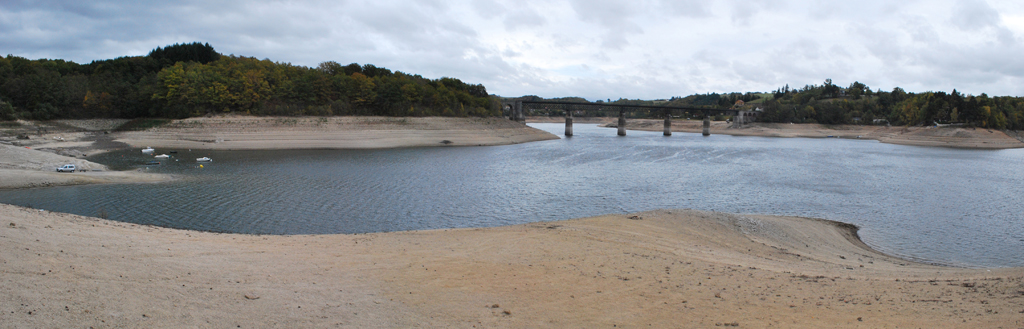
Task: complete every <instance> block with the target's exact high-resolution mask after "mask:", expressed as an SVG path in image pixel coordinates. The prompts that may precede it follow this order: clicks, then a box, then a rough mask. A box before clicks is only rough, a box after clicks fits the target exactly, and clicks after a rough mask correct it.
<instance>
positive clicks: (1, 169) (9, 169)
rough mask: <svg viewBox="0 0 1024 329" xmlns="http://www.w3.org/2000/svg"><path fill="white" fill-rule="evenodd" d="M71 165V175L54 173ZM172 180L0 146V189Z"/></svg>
mask: <svg viewBox="0 0 1024 329" xmlns="http://www.w3.org/2000/svg"><path fill="white" fill-rule="evenodd" d="M65 164H74V165H75V166H76V167H77V168H78V169H79V170H78V171H76V172H74V173H60V172H56V168H57V167H60V166H62V165H65ZM172 179H174V177H173V176H169V175H162V174H152V173H146V172H141V171H110V170H109V169H108V168H107V167H106V166H104V165H102V164H99V163H95V162H91V161H88V160H85V159H82V158H75V157H70V156H65V155H60V154H55V153H51V152H50V151H42V150H37V149H31V148H25V147H18V146H12V145H6V144H0V188H27V187H46V186H58V185H77V184H103V183H153V182H165V181H169V180H172Z"/></svg>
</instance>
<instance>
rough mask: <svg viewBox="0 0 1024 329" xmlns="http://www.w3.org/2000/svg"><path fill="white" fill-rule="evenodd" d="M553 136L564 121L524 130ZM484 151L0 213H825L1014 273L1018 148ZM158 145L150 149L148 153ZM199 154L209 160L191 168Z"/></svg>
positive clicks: (223, 218)
mask: <svg viewBox="0 0 1024 329" xmlns="http://www.w3.org/2000/svg"><path fill="white" fill-rule="evenodd" d="M532 126H534V127H537V128H541V129H545V130H548V131H551V132H552V133H556V134H561V131H562V129H563V125H561V124H532ZM574 128H575V133H576V136H575V137H572V138H563V139H561V140H552V141H544V142H535V143H527V144H519V145H508V146H494V147H436V148H407V149H388V150H351V151H349V150H297V151H199V150H192V151H189V150H176V151H178V153H175V154H171V158H170V159H166V160H162V161H161V162H162V164H161V165H156V166H145V165H142V164H143V163H145V162H148V161H151V160H153V158H152V156H146V155H143V154H142V153H141V152H139V150H126V151H123V152H113V153H107V154H104V155H100V156H95V157H93V158H91V159H90V160H92V161H96V162H100V163H104V164H107V165H108V166H111V167H113V168H122V169H124V168H145V169H142V170H148V171H153V172H162V173H172V174H178V175H181V176H182V179H179V180H176V181H173V182H169V183H159V184H122V185H84V186H65V187H52V188H38V189H21V190H8V191H0V202H4V203H11V204H17V205H22V206H32V207H35V208H40V209H46V210H52V211H60V212H68V213H75V214H81V215H88V216H100V215H103V216H106V217H107V218H110V219H113V220H118V221H125V222H132V223H139V224H152V225H159V226H166V227H174V228H183V229H193V230H204V231H214V232H234V233H256V234H320V233H327V234H330V233H365V232H387V231H401V230H421V229H440V228H456V227H488V226H500V225H509V224H519V223H526V222H537V221H551V220H562V219H570V218H578V217H587V216H593V215H600V214H608V213H628V212H637V211H644V210H651V209H657V208H693V209H701V210H714V211H722V212H730V213H758V214H773V215H795V216H805V217H817V218H826V219H831V220H836V221H842V222H847V223H852V224H856V225H858V226H860V227H861V228H862V229H861V231H860V235H861V237H862V239H863V240H864V241H865V242H867V243H868V244H869V245H871V246H872V247H875V248H877V249H879V250H881V251H884V252H887V253H890V254H895V255H898V256H902V257H907V258H912V259H917V260H923V261H929V262H936V263H942V264H950V265H963V266H991V267H998V266H1024V257H1021V256H1020V255H1021V254H1024V193H1022V192H1021V191H1024V188H1022V186H1024V173H1022V171H1021V170H1020V168H1021V166H1022V165H1024V150H1000V151H989V150H962V149H948V148H929V147H912V146H900V145H890V144H881V143H878V142H875V141H862V140H844V139H802V138H762V137H734V136H724V135H713V136H710V137H702V136H700V135H699V134H687V133H676V134H674V135H673V136H672V137H663V136H661V133H651V132H638V131H630V132H629V133H628V136H627V137H624V138H623V137H618V136H616V135H615V130H614V129H607V128H597V127H596V126H595V125H576V126H575V127H574ZM169 151H171V150H163V149H157V150H156V153H157V154H160V153H168V152H169ZM203 156H208V157H210V158H213V159H214V162H212V163H202V165H203V168H199V165H200V163H197V162H196V161H195V159H196V158H198V157H203Z"/></svg>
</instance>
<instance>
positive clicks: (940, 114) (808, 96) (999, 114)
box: [519, 79, 1024, 130]
mask: <svg viewBox="0 0 1024 329" xmlns="http://www.w3.org/2000/svg"><path fill="white" fill-rule="evenodd" d="M519 99H522V100H533V101H537V100H542V98H540V97H537V96H525V97H521V98H519ZM548 100H549V101H557V102H574V103H579V102H587V101H586V100H583V99H579V98H555V99H548ZM740 101H742V102H740ZM593 104H616V105H660V106H676V107H697V108H702V107H706V108H731V107H738V108H742V109H748V110H754V109H758V108H759V109H761V110H762V111H763V112H762V113H761V115H759V116H758V118H757V120H758V121H762V122H782V123H790V122H792V123H821V124H892V125H909V126H916V125H933V124H936V123H938V124H956V125H964V126H971V127H983V128H993V129H1013V130H1022V129H1024V97H1014V96H1003V97H989V96H988V95H986V94H981V95H977V96H975V95H964V94H961V93H960V92H957V91H956V90H955V89H954V90H953V91H952V92H950V93H948V94H947V93H945V92H941V91H939V92H923V93H912V92H907V91H904V90H903V89H902V88H899V87H896V88H893V90H892V91H883V90H880V89H879V90H871V88H869V87H868V86H866V85H864V84H863V83H860V82H854V83H851V84H850V85H849V86H848V87H845V88H844V87H841V86H839V85H836V84H833V83H832V80H831V79H829V80H825V83H824V84H822V85H806V86H804V87H803V88H800V89H795V88H790V87H789V86H788V85H787V86H785V87H782V88H779V89H777V90H775V91H773V92H768V93H751V92H748V93H738V92H735V93H725V94H718V93H708V94H696V95H690V96H686V97H672V98H671V99H668V100H631V99H619V100H615V101H612V100H610V99H609V100H607V101H604V100H598V101H596V102H593ZM533 112H534V113H537V114H538V115H551V116H560V115H564V112H562V110H561V109H551V110H534V111H533ZM692 112H693V113H689V115H691V116H694V117H697V116H701V115H702V114H701V113H700V112H699V111H692ZM617 113H618V112H617V111H586V112H584V115H588V116H589V115H596V116H609V115H611V116H614V115H617ZM577 115H579V114H577ZM631 115H632V116H633V117H643V116H650V117H660V116H661V113H660V112H658V111H653V112H643V111H640V112H637V113H631ZM677 115H678V114H677ZM725 118H726V116H724V115H719V116H718V117H717V118H716V120H724V119H725ZM876 119H877V120H876Z"/></svg>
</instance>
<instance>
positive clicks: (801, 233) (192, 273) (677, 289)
mask: <svg viewBox="0 0 1024 329" xmlns="http://www.w3.org/2000/svg"><path fill="white" fill-rule="evenodd" d="M0 214H2V218H3V222H2V223H0V224H3V225H2V226H0V250H4V252H3V253H0V264H3V266H0V280H2V282H3V283H4V284H3V285H0V324H2V325H0V327H5V328H39V327H72V326H74V327H152V328H178V327H202V328H205V327H211V328H222V327H232V328H235V327H242V328H252V327H346V328H366V327H460V328H471V327H474V326H475V327H478V328H480V327H511V328H522V327H552V328H565V327H575V328H592V327H625V328H632V327H655V328H673V327H688V328H711V327H718V326H731V325H734V324H735V325H738V326H739V327H744V328H765V327H784V328H823V327H830V328H858V327H863V328H897V327H899V328H907V327H915V328H916V327H924V328H934V327H949V328H955V327H963V328H978V327H987V328H996V327H1004V328H1017V327H1021V326H1022V325H1024V316H1022V315H1021V312H1024V269H1022V268H1005V269H991V270H986V269H959V268H948V267H937V266H931V265H925V264H918V263H913V262H908V261H905V260H901V259H896V258H893V257H889V256H886V255H883V254H880V253H878V252H875V251H873V250H871V249H870V248H867V247H866V246H865V245H864V244H863V243H861V242H860V241H859V240H858V239H857V238H856V234H855V231H854V230H853V228H852V227H850V226H848V225H843V224H838V223H834V222H829V221H824V220H815V219H806V218H791V217H769V216H747V215H744V216H739V215H728V214H720V213H710V212H700V211H689V210H659V211H651V212H644V213H638V214H631V215H609V216H601V217H594V218H585V219H576V220H567V221H559V222H546V223H534V224H525V225H515V226H508V227H497V228H483V229H455V230H436V231H420V232H395V233H376V234H358V235H309V236H254V235H233V234H215V233H204V232H192V231H181V230H174V229H167V228H158V227H150V226H139V225H134V224H125V223H120V222H113V221H107V220H102V219H97V218H89V217H81V216H76V215H69V214H60V213H50V212H42V211H38V210H34V209H26V208H20V207H15V206H9V205H0Z"/></svg>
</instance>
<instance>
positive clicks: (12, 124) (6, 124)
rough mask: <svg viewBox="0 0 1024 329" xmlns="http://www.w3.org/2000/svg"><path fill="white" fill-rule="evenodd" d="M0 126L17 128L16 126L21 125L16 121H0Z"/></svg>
mask: <svg viewBox="0 0 1024 329" xmlns="http://www.w3.org/2000/svg"><path fill="white" fill-rule="evenodd" d="M0 127H4V128H17V127H21V122H17V121H0Z"/></svg>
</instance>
